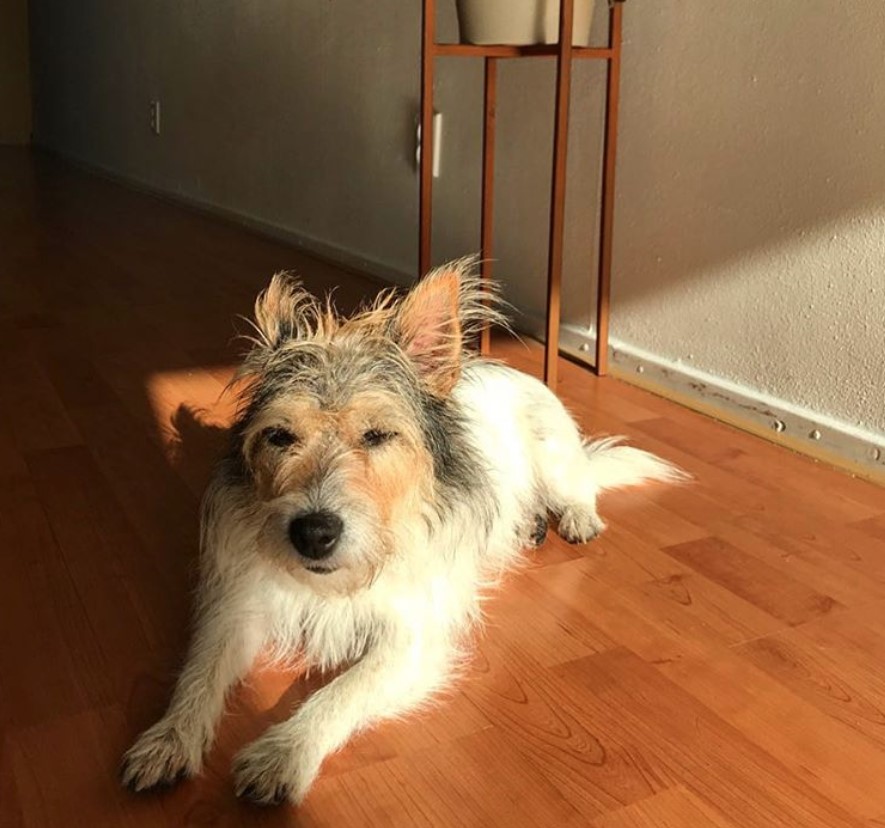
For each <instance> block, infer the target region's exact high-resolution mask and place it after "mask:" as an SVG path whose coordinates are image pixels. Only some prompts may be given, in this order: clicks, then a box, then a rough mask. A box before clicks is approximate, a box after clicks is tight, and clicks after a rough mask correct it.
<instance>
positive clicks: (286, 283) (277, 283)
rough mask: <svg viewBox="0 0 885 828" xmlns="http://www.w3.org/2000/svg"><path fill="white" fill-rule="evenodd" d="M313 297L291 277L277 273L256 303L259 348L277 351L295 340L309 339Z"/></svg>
mask: <svg viewBox="0 0 885 828" xmlns="http://www.w3.org/2000/svg"><path fill="white" fill-rule="evenodd" d="M312 305H313V299H312V298H311V296H310V294H309V293H308V292H307V291H306V290H304V288H302V287H301V283H300V282H299V281H298V280H297V279H296V278H295V277H293V276H292V275H291V274H289V273H276V274H275V275H274V277H273V278H272V279H271V280H270V284H269V285H268V286H267V288H265V289H264V290H263V291H261V293H259V294H258V298H257V299H256V300H255V328H256V330H257V332H258V333H259V334H260V341H259V344H260V345H262V346H263V347H265V348H267V349H269V350H271V351H274V350H276V349H278V348H280V347H281V346H283V345H285V343H286V342H288V341H289V340H291V339H302V338H305V337H306V336H308V335H309V333H310V325H309V321H308V316H309V314H308V310H309V308H311V307H312Z"/></svg>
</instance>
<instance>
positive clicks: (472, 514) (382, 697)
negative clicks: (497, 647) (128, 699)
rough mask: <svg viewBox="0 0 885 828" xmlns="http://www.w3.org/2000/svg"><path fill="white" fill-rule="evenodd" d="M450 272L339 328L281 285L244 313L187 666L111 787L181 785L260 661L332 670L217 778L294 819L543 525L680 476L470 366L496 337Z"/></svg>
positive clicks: (567, 529)
mask: <svg viewBox="0 0 885 828" xmlns="http://www.w3.org/2000/svg"><path fill="white" fill-rule="evenodd" d="M470 265H471V263H470V262H468V261H465V262H456V263H454V264H452V265H448V266H446V267H443V268H440V269H439V270H437V271H435V272H433V273H431V274H430V275H428V276H427V277H426V278H425V279H423V280H422V281H421V282H420V283H419V284H418V285H417V286H416V287H415V288H414V289H413V290H412V291H411V292H410V293H409V294H408V295H407V296H406V297H405V298H402V299H400V298H397V297H396V296H395V295H394V294H392V293H387V294H383V295H382V296H381V297H380V298H379V299H378V300H377V301H376V302H375V303H374V304H373V305H372V306H371V307H369V308H368V309H367V310H365V311H363V312H361V313H358V314H357V315H355V316H353V317H351V318H349V319H342V318H340V317H339V316H338V315H337V314H336V313H335V311H334V309H333V308H332V306H331V304H329V303H327V304H325V305H322V304H319V303H317V302H316V301H315V300H314V299H313V298H312V297H311V296H309V295H308V294H307V293H305V292H304V291H303V290H301V289H300V287H299V286H298V285H297V284H296V283H295V282H293V281H292V280H290V279H289V278H287V277H285V276H276V277H274V279H273V281H272V282H271V284H270V286H269V287H268V289H267V290H266V291H265V292H264V293H263V294H262V295H261V296H260V297H259V299H258V301H257V303H256V308H255V337H254V339H253V348H252V351H251V352H250V353H249V355H248V356H247V357H246V360H245V362H244V365H243V368H242V372H241V381H242V383H243V387H244V391H243V398H242V408H241V413H240V416H239V417H238V419H237V422H236V424H235V426H234V428H233V432H232V444H231V449H230V452H229V454H228V456H227V457H226V458H225V459H224V460H223V462H222V463H221V464H220V466H219V468H218V471H217V474H216V475H215V478H214V480H213V482H212V484H211V486H210V488H209V490H208V492H207V494H206V496H205V499H204V504H203V514H202V557H201V585H200V591H199V598H198V602H197V610H196V630H195V634H194V637H193V641H192V644H191V648H190V653H189V655H188V658H187V663H186V666H185V668H184V670H183V672H182V674H181V676H180V678H179V681H178V684H177V686H176V689H175V692H174V695H173V698H172V701H171V704H170V706H169V709H168V711H167V713H166V714H165V716H164V717H163V718H162V719H161V720H160V721H159V722H158V723H157V724H155V725H154V726H153V727H152V728H150V729H149V730H147V731H146V732H145V733H144V734H143V735H142V736H141V738H140V739H139V740H138V741H137V742H136V743H135V745H134V746H133V747H132V748H131V749H130V750H129V752H128V753H127V754H126V756H125V758H124V763H123V771H122V772H123V780H124V782H125V783H126V784H127V785H129V786H130V787H132V788H134V789H136V790H142V789H147V788H151V787H154V786H157V785H161V784H166V783H170V782H173V781H175V780H176V779H178V778H179V777H182V776H189V775H192V774H195V773H197V772H198V771H199V770H200V767H201V762H202V757H203V754H204V753H205V752H206V751H207V750H208V748H209V747H210V746H211V744H212V741H213V736H214V731H215V725H216V722H217V720H218V718H219V716H220V715H221V712H222V708H223V705H224V699H225V694H226V692H227V690H228V689H229V688H230V687H231V686H232V685H233V684H234V683H235V682H237V681H238V680H239V679H240V678H241V677H242V676H243V675H244V674H245V673H246V671H247V670H248V669H249V667H250V665H251V664H252V662H253V661H254V659H255V657H256V655H257V654H258V652H259V651H260V650H263V649H265V648H269V647H270V648H273V650H274V651H275V652H276V653H277V654H278V655H279V656H280V657H281V658H289V657H296V656H297V657H298V658H301V659H303V660H304V661H305V662H306V663H307V664H308V665H311V666H315V667H317V668H319V669H331V668H338V669H339V670H341V672H339V674H338V676H337V677H336V678H335V679H333V680H332V681H331V682H330V683H328V684H327V685H326V686H325V687H323V688H322V689H321V690H319V691H318V692H316V693H315V694H314V695H313V696H312V697H310V698H309V699H308V700H307V701H306V702H305V703H304V704H303V705H302V706H301V707H300V708H299V709H298V710H297V711H296V712H295V714H294V715H293V716H292V717H291V718H290V719H288V720H287V721H285V722H283V723H281V724H278V725H275V726H274V727H271V728H270V729H269V730H268V731H267V732H266V733H265V734H264V735H263V736H262V737H261V738H260V739H258V740H257V741H256V742H254V743H253V744H251V745H249V746H248V747H246V748H245V749H244V750H243V751H242V752H241V753H240V754H239V755H238V756H237V757H236V759H235V761H234V768H233V773H234V780H235V785H236V790H237V793H238V794H239V795H243V796H246V797H248V798H250V799H252V800H255V801H257V802H261V803H270V802H277V801H281V800H284V799H288V800H290V801H292V802H298V801H300V800H301V798H302V797H303V796H304V795H305V793H306V792H307V790H308V788H309V787H310V785H311V783H312V782H313V780H314V779H315V777H316V775H317V773H318V771H319V769H320V765H321V764H322V761H323V759H324V758H325V757H326V756H327V755H328V754H329V753H330V752H332V751H335V750H336V749H338V748H339V747H341V746H342V745H343V744H344V743H345V742H346V741H347V740H348V739H349V738H350V736H351V735H352V734H353V733H355V732H356V731H358V730H360V729H362V728H365V727H366V726H368V725H370V724H371V723H373V722H376V721H378V720H381V719H384V718H387V717H392V716H397V715H400V714H403V713H405V712H407V711H409V710H412V709H414V708H415V707H416V706H418V705H420V704H421V703H422V702H424V701H425V700H427V699H428V698H429V697H431V696H432V695H433V693H434V692H435V691H437V690H439V689H440V688H442V687H444V686H445V685H446V684H447V683H448V682H450V681H451V678H452V676H453V672H454V671H455V670H456V668H457V666H458V664H459V661H460V660H461V658H462V655H463V649H462V648H463V642H464V638H465V633H466V632H467V631H469V630H470V628H471V627H472V625H474V624H475V623H476V622H477V621H478V619H479V615H480V601H481V596H482V594H483V591H484V590H485V588H486V587H487V586H489V585H491V584H493V583H494V582H495V581H496V580H497V579H498V577H499V576H500V575H501V573H502V572H504V571H505V570H507V569H508V568H510V567H512V566H514V565H515V564H516V563H517V562H518V561H519V559H520V550H521V549H522V548H523V547H525V546H527V545H529V544H530V543H531V542H534V543H537V542H539V541H540V540H541V539H543V535H544V532H545V531H546V522H545V517H546V514H547V512H548V511H550V512H552V513H553V514H555V515H556V516H558V518H559V532H560V534H561V535H563V537H565V538H566V539H567V540H569V541H573V542H582V541H587V540H590V539H591V538H593V537H594V536H595V535H596V534H598V533H599V532H600V531H601V530H602V528H603V522H602V520H601V519H600V518H599V515H598V514H597V511H596V496H597V493H598V492H599V491H600V490H602V489H607V488H615V487H619V486H625V485H632V484H636V483H640V482H643V481H644V480H652V479H656V480H675V479H678V478H679V477H680V473H679V472H678V471H677V470H676V469H674V468H673V467H672V466H670V465H669V464H667V463H665V462H664V461H662V460H659V459H658V458H656V457H654V456H652V455H650V454H647V453H645V452H642V451H639V450H638V449H634V448H630V447H627V446H623V445H619V444H618V441H617V440H603V441H597V442H595V443H585V442H583V441H582V438H581V436H580V434H579V432H578V429H577V427H576V426H575V424H574V422H573V421H572V419H571V418H570V417H569V415H568V414H567V413H566V411H565V409H564V408H563V407H562V405H561V404H560V403H559V401H558V400H557V399H556V397H555V396H554V395H553V394H552V393H551V392H550V391H548V390H547V388H545V387H544V386H543V385H542V384H541V383H539V382H538V381H536V380H534V379H532V378H530V377H528V376H525V375H523V374H520V373H518V372H516V371H514V370H512V369H510V368H507V367H505V366H502V365H498V364H495V363H492V362H489V361H486V360H482V359H479V358H478V357H476V356H475V355H473V354H472V353H471V352H470V349H469V347H468V346H469V345H471V344H472V342H473V336H474V334H475V333H476V331H477V330H478V328H479V327H480V326H481V325H483V324H485V323H486V322H488V321H500V318H499V316H498V313H497V311H496V310H495V303H494V301H489V300H490V298H493V297H490V294H488V293H485V292H483V291H482V290H481V289H480V284H479V282H478V280H477V279H476V277H475V276H474V275H473V273H472V271H471V266H470ZM316 515H321V516H323V517H322V518H321V519H322V520H323V521H325V523H323V524H321V525H322V526H324V527H327V526H328V525H332V524H329V521H330V520H332V521H335V523H334V526H335V527H336V528H335V530H334V532H335V533H337V534H333V535H329V534H328V531H331V530H328V529H323V530H322V531H326V532H327V534H326V535H323V536H322V538H323V539H322V543H323V544H326V546H323V547H322V555H323V556H322V557H317V556H316V555H314V554H313V553H312V554H310V555H308V554H307V553H308V552H310V551H311V550H312V549H313V548H312V547H311V546H309V545H308V544H307V542H306V541H304V540H303V536H302V535H299V534H298V531H303V529H302V530H298V529H297V528H296V527H298V526H302V527H303V525H304V523H303V520H302V519H304V516H316ZM330 515H331V516H333V517H332V518H330V517H329V516H330ZM311 519H313V518H311ZM299 521H301V523H299ZM317 531H319V530H317ZM336 538H337V539H336ZM330 539H331V540H330ZM330 543H331V547H330V548H331V550H332V551H331V552H330V553H329V552H328V548H329V544H330ZM313 551H314V552H316V550H313ZM342 668H343V669H342Z"/></svg>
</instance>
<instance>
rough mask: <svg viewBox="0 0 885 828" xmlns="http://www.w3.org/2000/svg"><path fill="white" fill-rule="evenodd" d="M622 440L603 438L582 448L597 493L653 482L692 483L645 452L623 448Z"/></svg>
mask: <svg viewBox="0 0 885 828" xmlns="http://www.w3.org/2000/svg"><path fill="white" fill-rule="evenodd" d="M623 440H624V438H623V437H603V438H601V439H599V440H593V441H592V442H590V441H588V442H586V443H585V444H584V452H585V453H586V455H587V459H588V460H589V461H590V467H591V469H592V470H593V480H594V483H595V484H596V485H597V486H598V487H599V488H600V489H622V488H624V487H626V486H638V485H639V484H641V483H648V482H651V481H653V480H657V481H660V482H662V483H685V482H687V481H688V480H690V479H691V475H689V474H688V473H687V472H684V471H683V470H682V469H680V468H679V467H678V466H674V465H673V464H672V463H668V462H667V461H666V460H662V459H661V458H660V457H656V456H655V455H654V454H651V453H650V452H648V451H643V450H642V449H638V448H634V447H633V446H625V445H623V444H622V441H623Z"/></svg>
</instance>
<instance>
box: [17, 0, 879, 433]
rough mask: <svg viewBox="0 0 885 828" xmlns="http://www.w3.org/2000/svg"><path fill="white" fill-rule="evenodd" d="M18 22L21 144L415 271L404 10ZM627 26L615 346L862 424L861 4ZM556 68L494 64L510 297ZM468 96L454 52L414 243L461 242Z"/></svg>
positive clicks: (223, 0)
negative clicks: (425, 208)
mask: <svg viewBox="0 0 885 828" xmlns="http://www.w3.org/2000/svg"><path fill="white" fill-rule="evenodd" d="M598 5H599V6H600V8H598V9H597V21H598V23H599V24H600V25H599V28H598V30H597V36H600V37H601V36H602V35H603V34H604V33H603V31H602V28H603V27H604V12H605V9H604V8H603V6H604V4H602V3H599V4H598ZM75 6H76V7H75ZM440 6H441V18H440V27H441V30H442V34H443V35H446V36H449V37H454V36H455V33H456V28H455V20H454V3H453V2H446V0H441V2H440ZM31 18H32V49H33V57H34V72H33V82H34V85H35V93H36V104H37V105H36V112H35V133H36V138H37V140H38V142H40V143H42V144H44V145H46V146H49V147H52V148H55V149H58V150H60V151H62V152H64V153H67V154H69V155H71V156H74V157H76V158H79V159H82V160H84V161H86V162H89V163H92V164H95V165H98V166H102V167H105V168H107V169H110V170H113V171H115V172H117V173H119V174H122V175H125V176H127V177H129V178H132V179H135V180H138V181H141V182H143V183H145V184H148V185H150V186H152V187H157V188H160V189H163V190H167V191H169V192H172V193H178V194H180V195H183V196H186V197H188V198H192V199H196V200H199V201H203V202H205V203H208V204H212V205H216V206H218V207H223V208H226V209H229V210H233V211H235V212H238V213H241V214H243V215H246V216H250V217H252V218H255V219H258V220H261V221H264V222H267V223H269V224H273V225H276V226H279V227H282V228H286V229H288V230H290V231H292V232H294V233H296V234H298V235H300V236H301V237H303V238H305V239H308V240H313V241H314V242H316V243H319V244H320V245H325V246H328V247H329V248H330V249H333V250H338V251H340V252H341V253H342V254H344V255H348V256H349V257H351V258H356V259H357V260H362V261H364V262H366V263H367V264H368V265H369V266H371V267H373V268H375V269H376V270H380V271H384V272H393V273H400V274H409V275H413V268H414V262H415V258H416V236H417V227H416V209H415V208H416V198H417V177H416V174H415V170H414V147H413V141H414V138H413V134H414V119H415V115H416V110H417V103H418V102H417V94H418V43H419V37H418V35H419V30H418V29H419V3H418V2H417V1H416V2H413V3H402V2H397V0H375V2H373V3H371V4H368V3H355V2H343V0H324V2H317V0H237V2H231V0H213V2H211V3H210V2H208V0H203V2H193V0H188V2H180V0H174V1H173V0H154V2H151V3H147V2H134V3H130V4H125V7H124V4H110V3H107V2H101V0H81V2H79V3H77V4H72V3H69V2H67V1H66V0H32V2H31ZM625 21H626V25H625V50H626V52H625V61H624V74H623V86H622V90H623V95H622V121H621V133H620V135H621V151H620V157H619V173H618V174H619V180H618V192H617V208H616V241H615V259H614V285H615V288H614V300H615V306H614V317H613V325H612V330H613V334H614V337H615V339H616V341H618V342H619V343H624V344H626V345H628V346H633V347H635V348H639V349H645V350H646V351H648V352H650V353H652V354H655V355H657V356H658V357H659V358H660V359H662V360H664V361H665V362H668V363H672V364H674V365H679V364H681V365H683V366H686V365H687V366H690V367H691V369H692V370H700V371H706V372H709V373H710V374H713V375H715V376H718V377H721V378H723V379H725V380H727V381H732V382H734V383H737V384H739V385H741V386H744V387H746V388H748V389H750V390H751V391H759V392H765V393H767V394H770V395H773V396H774V397H776V398H778V399H782V400H785V401H786V402H788V403H792V404H795V405H800V406H807V407H809V408H810V409H812V410H813V411H816V412H820V413H822V414H826V415H830V416H833V417H835V418H838V419H841V420H844V421H846V422H848V423H851V424H855V425H859V426H862V427H866V428H870V429H877V430H880V431H883V430H885V406H883V404H882V403H883V389H885V359H883V358H882V352H883V344H885V342H883V322H882V320H883V318H885V290H883V282H885V256H883V231H885V164H883V163H882V157H883V150H885V138H883V136H885V95H882V94H881V90H879V89H878V88H877V87H878V86H879V85H880V83H881V79H882V78H883V77H885V72H883V70H885V49H883V48H882V47H883V43H885V3H882V2H881V0H854V2H852V3H845V2H837V0H778V2H771V0H764V2H763V0H742V1H741V2H738V1H737V0H704V2H700V0H696V2H687V1H684V2H675V0H658V2H655V3H643V2H641V0H631V2H628V3H627V5H626V8H625ZM602 80H603V73H602V69H601V67H600V66H598V65H596V64H594V63H590V62H587V63H582V64H580V65H579V66H578V67H577V70H576V77H575V98H574V108H573V112H574V118H573V123H572V135H571V138H572V144H571V154H570V159H569V173H570V187H571V189H570V192H569V203H568V210H567V222H568V224H567V242H568V245H567V257H566V275H565V302H564V307H565V309H566V315H567V321H568V322H570V323H572V324H574V325H576V326H578V327H583V328H584V329H586V326H587V325H588V324H589V320H590V319H591V318H592V311H593V300H592V297H591V296H590V291H589V290H588V289H587V286H588V278H587V275H588V273H590V272H591V271H592V262H593V260H594V257H595V242H596V225H597V219H596V215H595V206H594V205H595V198H596V192H597V188H598V170H599V162H600V134H599V130H598V121H599V118H600V116H601V112H602V96H601V86H602ZM552 84H553V67H552V65H551V63H550V62H548V61H521V62H519V63H510V64H507V65H505V66H504V68H503V70H502V77H501V89H500V95H501V108H500V115H499V124H500V126H499V139H500V145H499V146H500V164H499V170H498V173H499V177H498V186H497V193H496V195H497V202H498V205H499V210H498V216H497V219H498V221H497V248H496V251H495V253H496V256H497V257H498V258H499V260H500V264H499V266H498V269H497V273H498V275H499V276H500V277H502V278H504V280H505V282H506V284H507V290H508V294H509V296H510V298H511V299H512V300H513V301H514V302H515V303H516V304H517V305H518V306H519V307H521V308H523V309H525V310H527V311H529V312H534V313H538V312H540V311H541V309H542V306H543V296H544V287H543V285H544V270H545V261H546V253H545V240H546V227H547V204H548V198H549V163H550V157H549V155H550V145H551V134H550V133H551V129H550V128H551V123H552ZM481 86H482V84H481V69H480V66H479V65H478V64H473V63H472V62H467V61H445V62H442V63H441V64H440V75H439V82H438V93H437V107H438V109H440V110H441V111H442V112H443V113H444V117H445V120H446V129H445V136H444V148H443V158H442V165H443V174H442V178H441V179H440V180H439V181H438V182H437V185H436V195H437V200H436V236H435V240H436V245H435V250H434V258H435V259H437V260H442V259H444V258H449V257H454V256H460V255H463V254H464V253H465V252H469V251H472V250H475V249H476V248H477V247H478V199H479V149H480V138H481V135H480V129H479V127H480V123H479V119H480V106H481V92H482V90H481ZM155 97H157V98H159V99H160V100H161V101H162V106H163V134H162V135H161V136H160V137H156V136H153V135H152V134H151V133H150V130H149V128H148V101H149V100H150V99H151V98H155Z"/></svg>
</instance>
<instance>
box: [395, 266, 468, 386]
mask: <svg viewBox="0 0 885 828" xmlns="http://www.w3.org/2000/svg"><path fill="white" fill-rule="evenodd" d="M461 288H462V273H461V270H460V269H459V268H458V267H454V266H453V267H448V266H447V267H441V268H439V269H438V270H435V271H433V273H430V274H428V275H427V276H425V277H424V278H423V279H422V280H421V281H420V282H418V284H417V285H416V286H415V287H414V288H412V290H411V291H409V293H408V294H407V295H406V297H405V299H403V301H402V304H401V305H400V308H399V311H398V313H397V315H396V322H395V325H396V337H397V340H398V342H399V344H400V347H402V349H403V351H405V353H406V354H407V355H408V356H409V357H410V358H411V359H412V361H413V362H414V363H415V365H416V367H417V368H418V373H419V374H420V375H421V377H422V379H423V380H424V382H425V383H426V384H427V387H428V388H429V389H430V391H431V392H432V393H433V394H435V395H436V396H440V397H444V396H446V395H447V394H448V393H449V392H450V391H451V390H452V388H453V387H454V385H455V383H456V382H457V381H458V377H459V376H460V374H461V349H462V345H463V342H462V336H463V330H462V325H461V319H460V314H459V309H460V296H461Z"/></svg>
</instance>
